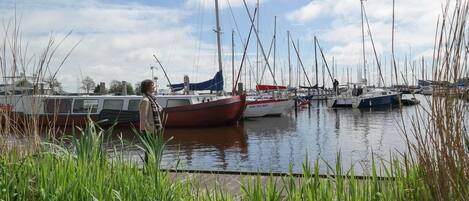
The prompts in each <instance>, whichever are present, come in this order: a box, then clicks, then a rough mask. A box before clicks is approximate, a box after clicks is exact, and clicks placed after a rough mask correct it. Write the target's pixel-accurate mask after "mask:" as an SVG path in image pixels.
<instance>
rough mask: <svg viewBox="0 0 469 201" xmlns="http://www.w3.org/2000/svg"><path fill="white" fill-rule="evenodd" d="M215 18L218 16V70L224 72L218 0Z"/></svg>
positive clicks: (216, 0) (216, 28)
mask: <svg viewBox="0 0 469 201" xmlns="http://www.w3.org/2000/svg"><path fill="white" fill-rule="evenodd" d="M215 18H216V27H215V32H216V33H217V48H218V70H219V71H220V72H222V69H223V64H222V60H221V37H220V33H221V28H220V16H219V14H218V0H215Z"/></svg>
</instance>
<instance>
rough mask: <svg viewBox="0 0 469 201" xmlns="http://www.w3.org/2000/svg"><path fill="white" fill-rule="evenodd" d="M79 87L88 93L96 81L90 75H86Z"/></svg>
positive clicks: (93, 87) (94, 86)
mask: <svg viewBox="0 0 469 201" xmlns="http://www.w3.org/2000/svg"><path fill="white" fill-rule="evenodd" d="M80 88H81V89H83V90H85V91H86V93H90V91H91V90H93V89H95V88H96V83H95V82H94V80H93V79H91V77H89V76H86V77H85V79H83V80H82V81H81V87H80Z"/></svg>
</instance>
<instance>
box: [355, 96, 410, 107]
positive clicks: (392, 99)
mask: <svg viewBox="0 0 469 201" xmlns="http://www.w3.org/2000/svg"><path fill="white" fill-rule="evenodd" d="M400 97H401V95H400V94H391V95H382V96H376V97H367V98H360V97H358V98H353V99H352V106H353V108H370V107H380V106H392V105H396V104H399V99H400Z"/></svg>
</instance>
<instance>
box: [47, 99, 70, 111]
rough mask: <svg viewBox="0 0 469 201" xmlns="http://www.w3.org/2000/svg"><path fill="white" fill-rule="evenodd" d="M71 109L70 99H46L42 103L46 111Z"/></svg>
mask: <svg viewBox="0 0 469 201" xmlns="http://www.w3.org/2000/svg"><path fill="white" fill-rule="evenodd" d="M71 109H72V99H47V100H46V104H45V105H44V111H45V112H46V113H56V112H57V113H59V114H64V113H65V114H66V113H70V111H71Z"/></svg>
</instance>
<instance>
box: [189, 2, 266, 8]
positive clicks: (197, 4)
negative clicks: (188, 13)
mask: <svg viewBox="0 0 469 201" xmlns="http://www.w3.org/2000/svg"><path fill="white" fill-rule="evenodd" d="M258 1H259V4H262V3H264V2H265V1H267V0H246V4H248V5H249V6H255V5H256V4H257V2H258ZM186 5H187V6H189V7H192V8H204V9H214V8H215V3H214V1H213V0H187V2H186ZM230 5H231V7H244V2H243V0H219V1H218V8H219V9H225V8H228V7H229V6H230Z"/></svg>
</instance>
